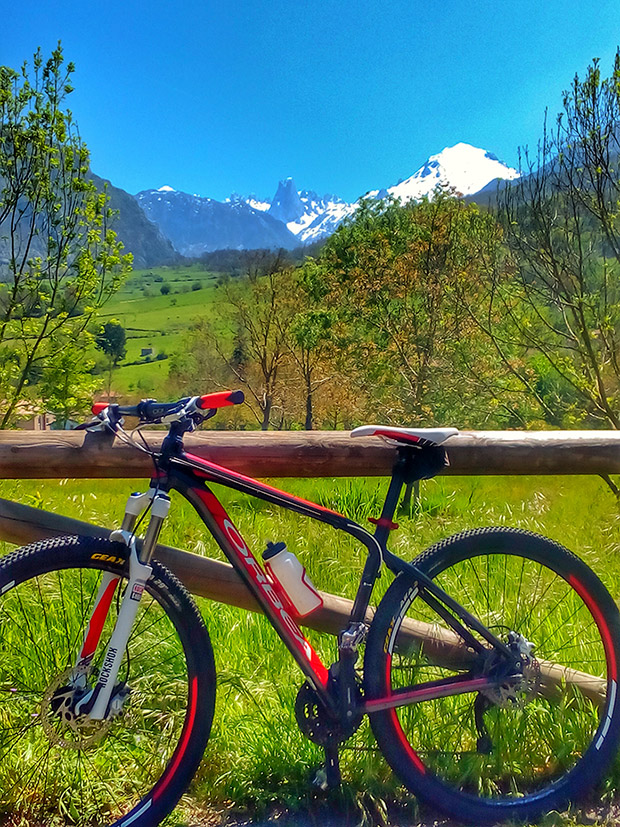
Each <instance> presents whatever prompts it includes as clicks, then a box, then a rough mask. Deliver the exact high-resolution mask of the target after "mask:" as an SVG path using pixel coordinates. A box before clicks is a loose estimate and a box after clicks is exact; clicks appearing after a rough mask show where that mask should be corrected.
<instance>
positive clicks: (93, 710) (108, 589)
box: [73, 489, 170, 721]
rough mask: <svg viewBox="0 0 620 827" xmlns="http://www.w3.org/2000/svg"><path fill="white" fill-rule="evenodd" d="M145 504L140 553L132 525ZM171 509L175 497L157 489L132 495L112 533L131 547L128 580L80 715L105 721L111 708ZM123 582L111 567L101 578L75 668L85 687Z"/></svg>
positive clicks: (75, 679) (80, 705)
mask: <svg viewBox="0 0 620 827" xmlns="http://www.w3.org/2000/svg"><path fill="white" fill-rule="evenodd" d="M144 508H150V511H151V516H150V520H149V525H148V528H147V530H146V534H145V536H144V540H143V542H142V547H141V549H140V552H138V548H137V544H136V538H135V535H134V533H133V530H134V527H135V524H136V521H137V519H138V516H139V514H140V513H141V512H142V511H143V510H144ZM169 509H170V498H169V497H168V496H167V495H166V494H162V493H159V492H158V491H156V490H155V489H150V490H149V491H148V492H147V493H145V494H131V496H130V497H129V500H128V501H127V507H126V510H125V517H124V519H123V524H122V528H121V529H119V530H117V531H113V532H112V533H111V534H110V539H111V540H116V541H120V542H123V543H125V544H126V545H127V547H128V548H129V579H128V582H127V587H126V588H125V592H124V594H123V596H122V602H121V605H120V610H119V613H118V617H117V619H116V624H115V626H114V631H113V632H112V637H111V638H110V642H109V643H108V647H107V649H106V653H105V656H104V658H103V663H102V666H101V669H100V670H99V675H98V677H97V682H96V684H95V686H94V688H93V689H92V690H91V691H90V692H89V693H87V694H86V695H85V696H84V697H83V698H81V699H80V700H79V701H78V703H77V704H76V708H75V712H76V714H77V715H88V716H89V717H90V718H91V719H93V720H98V721H100V720H102V719H104V718H105V717H106V715H107V714H108V712H109V707H110V700H111V698H112V692H113V690H114V687H115V684H116V679H117V677H118V671H119V668H120V665H121V661H122V659H123V655H124V654H125V650H126V648H127V643H128V641H129V636H130V635H131V630H132V627H133V624H134V621H135V619H136V614H137V612H138V608H139V606H140V600H141V598H142V594H143V592H144V588H145V586H146V584H147V582H148V580H149V577H150V576H151V573H152V571H153V569H152V567H151V566H150V565H149V562H150V560H151V557H152V556H153V552H154V551H155V546H156V545H157V540H158V539H159V534H160V531H161V528H162V525H163V522H164V520H165V519H166V516H167V515H168V511H169ZM119 581H120V577H119V576H118V575H116V574H112V573H110V572H106V573H105V574H104V575H103V577H102V580H101V584H100V586H99V591H98V593H97V598H96V600H95V605H94V608H93V611H92V612H91V615H90V618H89V621H88V626H87V627H86V633H85V636H84V643H83V644H82V648H81V650H80V653H79V655H78V658H77V661H76V664H75V666H74V669H73V683H74V685H76V686H80V685H82V686H84V685H85V683H86V673H87V671H88V668H89V666H90V664H91V662H92V659H93V657H94V654H95V651H96V649H97V646H98V645H99V641H100V638H101V634H102V632H103V627H104V624H105V621H106V618H107V616H108V612H109V609H110V606H111V604H112V600H113V598H114V594H115V592H116V588H117V586H118V583H119Z"/></svg>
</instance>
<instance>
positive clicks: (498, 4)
mask: <svg viewBox="0 0 620 827" xmlns="http://www.w3.org/2000/svg"><path fill="white" fill-rule="evenodd" d="M0 20H2V27H1V29H0V63H2V64H6V65H9V66H14V67H17V66H19V65H20V64H21V63H22V62H23V60H24V59H26V58H29V57H30V56H31V55H32V52H33V51H34V50H35V48H36V47H37V46H39V45H40V46H41V47H42V48H43V50H44V52H45V53H46V54H47V53H49V51H50V50H51V49H52V48H53V47H54V46H55V44H56V42H57V41H58V40H59V39H60V40H62V43H63V47H64V51H65V55H66V57H67V59H68V60H72V61H73V62H74V63H75V64H76V67H77V71H76V73H75V77H74V82H75V86H76V91H75V93H74V94H73V95H71V97H70V107H71V109H72V110H73V113H74V115H75V118H76V120H77V122H78V124H79V126H80V130H81V133H82V136H83V137H84V139H85V140H86V142H87V144H88V146H89V148H90V151H91V158H92V166H93V169H94V171H95V172H97V173H98V174H99V175H102V176H105V177H107V178H109V179H110V180H111V181H112V182H113V183H114V184H115V185H117V186H120V187H122V188H123V189H126V190H128V191H129V192H132V193H135V192H137V191H139V190H141V189H147V188H150V187H159V186H162V185H163V184H168V185H170V186H173V187H174V188H175V189H180V190H185V191H187V192H196V193H199V194H201V195H205V196H211V197H213V198H218V199H223V198H225V197H227V196H228V195H229V194H230V193H231V192H233V191H235V192H239V193H242V194H249V193H250V192H254V193H256V194H258V195H259V196H268V197H271V196H272V195H273V193H274V192H275V188H276V186H277V182H278V180H279V179H280V178H284V177H287V176H289V175H290V176H293V177H294V178H295V181H296V183H297V185H298V187H300V188H308V189H315V190H317V191H318V192H319V193H321V194H322V193H325V192H333V193H336V194H338V195H340V196H341V197H343V198H346V199H351V200H352V199H354V198H356V197H357V196H359V195H360V194H362V193H364V192H366V191H367V190H369V189H373V188H378V187H382V186H390V185H392V184H395V183H396V181H397V180H398V179H399V178H404V177H407V176H408V175H411V174H412V173H413V172H414V171H415V170H416V169H417V168H418V167H419V166H420V165H421V164H422V163H423V162H424V160H425V159H426V158H427V157H428V156H429V155H430V154H434V153H436V152H439V151H440V150H441V149H442V148H443V147H444V146H448V145H452V144H455V143H457V142H459V141H465V142H468V143H472V144H475V145H477V146H481V147H484V148H485V149H488V150H490V151H492V152H494V153H495V154H497V155H498V156H499V157H500V158H502V159H503V160H505V161H506V162H508V163H511V164H515V163H516V160H517V147H518V146H519V145H524V144H530V145H532V144H535V143H536V141H537V139H538V137H539V135H540V131H541V124H542V119H543V113H544V109H545V107H546V106H548V107H549V109H550V111H551V112H552V113H556V112H557V111H558V110H559V108H560V105H561V92H562V90H563V89H565V88H566V87H567V86H568V85H569V84H570V81H571V79H572V77H573V75H574V74H575V72H580V73H581V72H583V70H584V69H585V68H586V66H587V65H588V63H589V61H590V60H591V59H592V58H593V57H595V56H597V57H600V58H601V60H602V64H603V68H604V69H605V71H608V70H609V68H610V67H611V63H612V60H613V55H614V53H615V51H616V47H617V46H618V45H620V3H618V2H617V0H598V2H597V3H593V2H592V0H589V2H579V1H578V0H562V2H558V1H557V0H545V2H542V0H524V1H523V2H517V0H513V2H503V0H496V1H495V2H487V0H474V1H473V2H472V0H469V2H457V1H456V0H443V2H441V3H438V2H435V3H431V2H419V0H407V2H405V0H314V2H309V0H223V1H220V0H203V2H197V1H196V0H172V2H171V1H170V0H168V2H161V1H160V0H149V2H142V1H140V2H138V0H123V2H116V0H111V1H109V2H105V3H103V2H99V0H90V2H88V3H84V2H79V3H78V2H72V1H71V0H62V1H61V0H39V2H33V0H21V2H18V3H16V2H15V0H10V2H9V0H0Z"/></svg>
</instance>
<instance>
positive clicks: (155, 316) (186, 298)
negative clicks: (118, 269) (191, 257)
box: [101, 265, 219, 398]
mask: <svg viewBox="0 0 620 827" xmlns="http://www.w3.org/2000/svg"><path fill="white" fill-rule="evenodd" d="M218 278H219V276H218V275H217V274H214V273H210V272H208V271H207V270H204V269H203V268H202V267H200V266H199V265H191V266H187V267H173V266H170V267H156V268H152V269H150V270H134V271H133V273H132V274H131V277H130V278H129V279H128V280H127V282H126V283H125V284H124V285H123V286H122V287H121V289H120V290H119V291H118V292H117V293H116V294H115V295H114V296H113V297H112V298H111V299H110V301H109V302H108V303H107V304H106V306H105V309H104V312H103V313H102V315H101V321H102V322H104V323H105V322H106V321H108V320H109V319H114V320H115V321H118V322H120V324H122V325H123V327H124V328H125V331H126V334H127V344H126V347H127V354H126V356H125V358H124V359H123V360H122V361H121V363H120V364H119V367H118V368H117V369H116V370H114V372H113V374H112V388H113V390H115V391H116V392H117V393H120V394H122V395H127V396H132V397H135V398H139V397H140V396H144V395H145V394H155V395H157V394H158V393H160V390H161V388H162V386H163V384H164V383H165V381H166V379H167V377H168V365H169V363H168V360H167V359H166V358H162V357H166V356H170V355H171V354H173V353H175V352H176V351H178V350H179V349H180V348H181V346H182V345H183V342H184V339H185V338H186V335H187V330H188V329H189V327H190V326H191V325H192V323H193V322H194V321H195V320H196V319H198V318H201V317H204V316H207V317H209V316H211V315H212V313H213V307H214V304H215V302H217V298H218V296H217V286H216V285H217V280H218ZM164 285H166V286H167V287H168V288H169V290H170V292H169V293H167V294H165V295H164V294H162V292H161V288H162V286H164ZM143 348H152V350H153V353H152V355H151V356H149V357H143V356H141V351H142V349H143ZM158 357H159V358H158Z"/></svg>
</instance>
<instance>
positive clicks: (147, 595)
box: [0, 391, 620, 827]
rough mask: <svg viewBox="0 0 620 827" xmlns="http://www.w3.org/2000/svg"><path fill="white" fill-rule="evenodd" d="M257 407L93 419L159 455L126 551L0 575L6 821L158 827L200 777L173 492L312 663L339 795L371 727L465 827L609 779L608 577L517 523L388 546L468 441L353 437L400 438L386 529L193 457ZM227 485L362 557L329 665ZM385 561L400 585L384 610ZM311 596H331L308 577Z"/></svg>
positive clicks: (319, 726)
mask: <svg viewBox="0 0 620 827" xmlns="http://www.w3.org/2000/svg"><path fill="white" fill-rule="evenodd" d="M242 400H243V394H242V393H241V392H238V391H237V392H228V391H226V392H222V393H215V394H207V395H204V396H194V397H191V398H189V397H188V398H184V399H181V400H179V401H176V402H172V403H159V402H156V401H154V400H144V401H142V402H140V403H139V404H138V405H136V406H120V405H117V404H105V403H101V404H98V405H95V406H93V413H94V414H95V419H94V420H92V421H91V422H90V423H86V424H85V426H84V427H86V428H88V429H89V430H103V431H106V432H108V433H113V434H114V435H116V437H118V438H120V439H122V440H125V441H129V442H130V443H131V444H132V445H135V446H136V448H139V449H140V450H143V451H147V452H148V453H149V454H150V455H151V457H152V461H153V475H152V478H151V481H150V488H149V490H148V491H147V492H146V493H136V494H132V495H131V496H130V497H129V500H128V503H127V508H126V512H125V516H124V519H123V521H122V525H121V528H120V529H118V530H115V531H113V532H112V533H111V535H110V538H109V539H94V538H85V537H63V538H55V539H52V540H47V541H44V542H39V543H35V544H33V545H30V546H27V547H25V548H23V549H20V550H18V551H15V552H13V553H10V554H9V555H7V556H6V557H4V558H3V559H2V561H1V562H0V611H1V613H2V615H1V618H2V624H1V627H0V628H1V635H0V697H1V699H2V703H1V704H0V807H1V810H2V812H3V813H6V814H9V816H8V822H7V823H10V824H14V823H15V824H17V823H27V824H32V825H34V824H36V825H43V824H45V825H55V824H65V823H71V824H87V825H102V824H114V825H116V827H129V825H132V827H147V825H156V824H159V823H161V822H162V821H163V820H164V819H165V818H166V817H167V816H168V815H169V814H170V813H171V811H172V810H173V808H174V807H175V805H176V803H177V802H178V800H179V798H180V797H181V795H182V794H183V792H184V790H185V789H186V787H187V785H188V784H189V782H190V780H191V778H192V776H193V775H194V773H195V772H196V771H197V769H198V766H199V763H200V761H201V758H202V756H203V752H204V750H205V746H206V744H207V740H208V738H209V733H210V730H211V724H212V720H213V714H214V702H215V691H216V675H215V666H214V658H213V651H212V647H211V643H210V641H209V636H208V634H207V630H206V628H205V624H204V622H203V619H202V617H201V615H200V613H199V611H198V609H197V606H196V604H195V602H194V600H193V599H192V597H191V596H190V595H189V593H188V592H187V591H186V589H185V588H184V587H183V585H182V584H181V583H180V582H179V581H178V580H177V578H176V577H175V576H174V575H173V574H171V573H170V571H168V570H167V569H166V568H165V567H164V566H163V565H161V564H160V563H159V562H158V561H157V559H156V558H155V557H154V556H153V555H154V552H155V549H156V544H157V540H158V537H159V533H160V530H161V527H162V524H163V522H164V520H165V518H166V515H167V513H168V509H169V506H170V497H169V493H170V492H171V491H176V492H178V493H179V494H180V495H181V496H183V497H184V498H185V499H187V500H188V502H189V503H190V504H191V505H192V506H193V507H194V508H195V510H196V511H197V513H198V514H199V516H200V517H201V518H202V520H203V521H204V524H205V526H206V528H207V530H208V531H209V532H210V533H211V534H212V536H213V537H214V538H215V540H216V542H217V544H218V545H219V547H220V548H221V549H222V551H223V552H224V554H225V555H226V557H227V558H228V560H229V561H230V563H231V564H232V565H233V566H234V568H235V570H236V571H237V572H238V574H239V576H240V577H241V579H242V581H243V582H244V583H245V585H246V586H247V588H248V589H249V591H250V592H251V594H252V595H253V596H254V598H255V599H256V601H257V602H258V604H259V606H260V607H261V608H262V610H263V612H264V613H265V615H266V616H267V618H268V619H269V621H270V623H271V625H272V626H273V627H274V629H275V631H276V632H277V634H278V635H279V636H280V638H281V639H282V641H283V643H284V644H285V646H286V648H287V649H288V650H289V652H290V653H291V655H292V657H293V658H294V659H295V661H296V663H297V664H298V666H299V668H300V670H301V672H302V674H303V676H304V679H305V680H304V682H303V684H302V686H301V688H300V689H299V692H298V695H297V700H296V703H295V715H296V719H297V721H298V723H299V726H300V728H301V730H302V732H303V733H304V734H305V735H306V736H307V737H308V738H310V739H311V740H312V741H313V742H314V743H316V744H317V745H319V746H320V747H321V748H322V749H323V750H324V752H325V764H324V766H323V773H322V775H321V776H320V778H319V780H320V782H321V783H322V784H323V785H326V786H333V785H337V784H338V783H339V782H340V768H339V762H338V750H339V747H340V745H342V744H343V743H344V742H345V741H346V740H347V739H349V738H350V737H351V736H352V735H353V733H355V731H356V730H357V728H358V727H359V726H360V723H361V721H362V719H363V717H364V716H365V715H368V716H369V719H370V724H371V728H372V731H373V733H374V736H375V738H376V741H377V743H378V746H379V749H380V751H381V752H382V753H383V755H384V757H385V759H386V760H387V762H388V764H389V765H390V766H391V768H392V770H393V771H394V773H395V774H396V776H397V777H398V779H400V781H401V782H402V784H403V785H404V786H405V787H407V788H408V789H409V790H410V791H411V792H413V793H414V794H415V795H417V796H419V797H420V798H421V799H423V800H424V801H426V802H429V803H430V804H432V805H434V806H436V807H437V808H439V809H440V810H442V811H443V812H444V813H447V814H449V815H451V816H453V817H455V818H457V819H459V820H462V821H467V822H471V823H474V824H477V825H481V824H492V823H495V822H497V821H501V820H505V819H516V820H531V819H534V818H536V817H537V816H539V815H540V814H541V813H543V812H546V811H548V810H551V809H558V808H563V807H564V806H565V805H566V804H567V802H568V801H569V800H573V799H575V798H578V797H580V796H582V795H583V794H584V793H585V792H586V791H588V790H589V789H590V788H591V787H592V785H594V784H596V783H597V782H599V781H600V779H601V778H602V776H603V775H604V773H605V771H606V769H607V768H608V767H609V764H610V762H611V760H612V758H613V756H614V754H615V752H616V748H617V745H618V740H619V738H620V712H619V709H618V703H617V665H618V660H619V657H620V649H619V645H620V644H619V642H620V618H619V615H618V611H617V609H616V606H615V604H614V601H613V600H612V599H611V597H610V595H609V593H608V592H607V591H606V589H605V587H604V586H603V585H602V584H601V582H600V581H599V579H598V578H597V577H596V576H595V575H594V573H593V572H592V571H591V570H590V569H589V568H588V567H587V566H586V565H585V564H584V563H583V562H582V561H581V560H579V559H578V558H577V557H575V556H574V555H573V554H571V553H570V552H569V551H567V550H566V549H565V548H563V547H562V546H560V545H558V544H557V543H555V542H552V541H550V540H547V539H545V538H543V537H540V536H537V535H535V534H532V533H529V532H526V531H519V530H511V529H504V528H491V529H481V530H474V531H465V532H463V533H461V534H457V535H455V536H453V537H450V538H448V539H446V540H443V541H441V542H439V543H437V544H436V545H434V546H432V547H431V548H429V549H427V550H426V551H424V552H423V553H422V554H420V555H419V556H418V557H417V558H416V559H415V561H414V562H413V563H409V562H406V561H404V560H402V559H400V558H399V557H398V556H396V555H395V554H393V553H392V552H391V551H389V549H388V547H387V545H388V538H389V537H390V534H391V532H393V531H394V530H395V529H396V528H397V525H396V523H395V522H394V515H395V512H396V509H397V505H398V503H399V500H400V496H401V493H402V490H403V487H404V486H405V485H408V484H411V483H413V482H415V481H416V480H420V479H426V478H429V477H432V476H434V475H435V474H437V473H439V472H440V471H441V470H442V469H443V468H444V467H445V464H446V462H447V459H446V452H445V448H444V447H443V443H444V442H445V441H446V439H447V438H448V437H449V436H451V435H452V434H453V433H456V430H455V429H450V428H443V429H441V428H439V429H411V428H394V427H382V426H364V427H362V428H358V429H356V430H355V431H353V436H365V435H375V436H376V435H378V436H382V437H384V438H385V439H388V440H390V441H391V444H392V445H393V446H394V448H395V451H396V460H395V463H394V467H393V471H392V477H391V480H390V483H389V486H388V490H387V494H386V497H385V502H384V504H383V508H382V511H381V514H380V515H378V516H377V517H376V518H373V519H372V520H371V522H372V523H374V529H373V530H372V532H371V531H367V530H366V529H365V528H364V527H362V526H361V525H359V524H358V523H356V522H355V521H353V520H352V519H350V518H348V517H347V516H345V515H343V514H340V513H337V512H335V511H332V510H330V509H328V508H325V507H322V506H320V505H317V504H314V503H312V502H309V501H307V500H303V499H300V498H299V497H296V496H294V495H292V494H288V493H286V492H284V491H280V490H278V489H276V488H273V487H271V486H269V485H267V484H265V483H263V482H259V481H256V480H254V479H251V478H249V477H247V476H244V475H242V474H239V473H236V472H234V471H232V470H229V469H227V468H224V467H221V466H219V465H217V464H215V463H213V462H211V461H209V460H206V459H202V458H199V457H197V456H193V455H192V454H191V453H188V452H186V451H185V449H184V447H183V436H184V434H185V433H187V432H189V431H192V430H193V429H195V428H196V427H197V426H198V425H199V424H201V423H202V422H203V421H204V420H205V419H208V418H210V417H211V416H213V415H214V414H215V413H216V411H217V410H218V409H219V408H221V407H223V406H226V405H232V404H238V403H240V402H241V401H242ZM125 416H128V417H137V419H138V422H139V424H138V426H137V429H136V432H135V434H134V433H129V432H128V431H126V430H125V429H124V428H123V422H124V419H123V418H124V417H125ZM162 423H163V424H165V425H167V426H168V432H167V434H166V436H165V438H164V439H163V442H162V444H161V448H160V449H159V450H158V451H155V450H152V449H151V448H149V446H148V443H147V442H146V440H145V439H144V436H143V435H142V434H141V432H140V428H142V427H143V426H145V425H152V424H162ZM138 437H141V438H142V442H140V441H138ZM213 483H216V484H217V483H219V484H222V485H223V486H227V487H228V488H231V489H234V490H235V491H237V492H242V493H243V494H247V495H250V496H252V497H257V498H260V499H262V500H265V501H267V502H268V503H271V504H273V505H277V506H281V507H282V508H285V509H289V510H290V511H292V512H295V513H296V514H298V515H302V516H304V517H307V518H310V519H314V520H318V521H320V522H321V523H325V524H327V525H328V526H331V527H332V528H333V529H335V530H338V531H343V532H346V533H347V534H348V535H350V536H351V537H353V538H354V539H355V540H357V541H358V542H359V543H360V544H361V545H362V546H363V547H364V548H365V551H366V558H365V563H364V566H363V571H362V574H361V578H360V582H359V586H358V589H357V593H356V596H355V599H354V601H353V604H352V610H351V614H350V617H349V619H348V621H347V622H346V624H345V625H344V628H343V629H342V631H341V632H340V634H339V636H338V638H337V653H336V659H335V661H334V662H333V663H332V664H331V665H329V666H326V665H325V664H324V663H323V662H322V661H321V659H320V658H319V656H318V654H317V653H316V651H315V649H314V648H313V646H312V645H311V644H310V642H309V641H308V640H307V638H306V637H305V636H304V634H303V633H302V631H301V629H300V625H301V622H302V620H303V619H302V618H301V617H300V615H301V614H303V613H304V612H305V611H309V610H310V609H307V608H306V609H303V610H302V609H299V599H298V598H299V595H297V598H296V597H295V595H294V594H293V593H292V592H291V591H290V590H289V591H287V589H286V588H285V586H283V582H284V581H283V580H279V579H278V576H277V574H275V572H276V567H275V566H274V565H273V564H274V561H275V558H276V557H277V556H278V555H280V554H281V553H282V551H283V544H281V543H280V544H273V543H270V544H269V545H268V548H267V549H266V553H265V555H264V556H265V566H264V565H263V564H262V563H261V562H260V561H259V560H257V558H256V557H255V556H254V554H253V553H252V552H251V551H250V549H249V547H248V545H247V543H246V541H245V540H244V539H243V537H242V536H241V534H240V532H239V531H238V529H237V528H236V527H235V525H234V523H233V521H232V520H231V518H230V516H229V515H228V513H227V512H226V510H225V508H224V507H223V506H222V504H221V503H220V501H219V500H218V499H217V497H216V495H215V494H214V493H213V491H212V490H211V488H210V486H211V484H213ZM143 525H146V526H147V527H146V531H145V532H144V536H143V538H142V539H139V538H138V533H139V531H140V528H141V526H143ZM382 567H386V568H387V569H389V570H390V571H391V572H392V573H393V574H394V575H395V578H394V580H393V581H392V583H391V584H390V586H389V587H388V589H387V591H386V592H385V595H384V596H383V597H382V599H381V600H380V602H379V605H378V607H377V609H376V612H375V613H374V616H371V612H370V610H369V605H370V600H371V594H372V591H373V586H374V584H375V581H376V579H377V577H378V575H379V572H380V570H381V569H382ZM298 574H299V571H298ZM297 586H299V587H300V589H301V591H302V592H304V590H305V594H306V596H308V594H310V596H312V594H313V593H314V595H315V597H316V592H315V590H314V589H313V587H312V585H311V584H310V583H309V582H308V581H307V579H306V578H305V575H304V574H303V571H302V573H301V576H300V577H299V578H298V581H297ZM289 588H290V587H289ZM318 602H319V603H320V596H319V598H318ZM317 605H318V604H317ZM296 606H297V608H296ZM311 608H312V607H311ZM314 610H315V611H317V610H318V608H314ZM362 653H363V661H362V658H361V655H362ZM360 661H361V662H362V664H363V668H361V663H360ZM20 819H21V821H20Z"/></svg>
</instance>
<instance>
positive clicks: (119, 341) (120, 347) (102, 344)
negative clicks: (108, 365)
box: [96, 321, 127, 367]
mask: <svg viewBox="0 0 620 827" xmlns="http://www.w3.org/2000/svg"><path fill="white" fill-rule="evenodd" d="M126 341H127V334H126V333H125V328H124V327H123V326H122V324H120V323H119V322H116V321H111V322H106V323H105V324H104V325H103V327H102V329H101V333H100V334H99V335H98V336H97V339H96V344H97V347H98V348H99V349H100V350H102V351H103V352H104V353H105V354H106V356H109V357H110V361H111V362H112V364H113V365H114V367H116V366H117V365H118V363H119V362H120V360H121V359H124V358H125V354H126V353H127V348H126V347H125V343H126Z"/></svg>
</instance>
